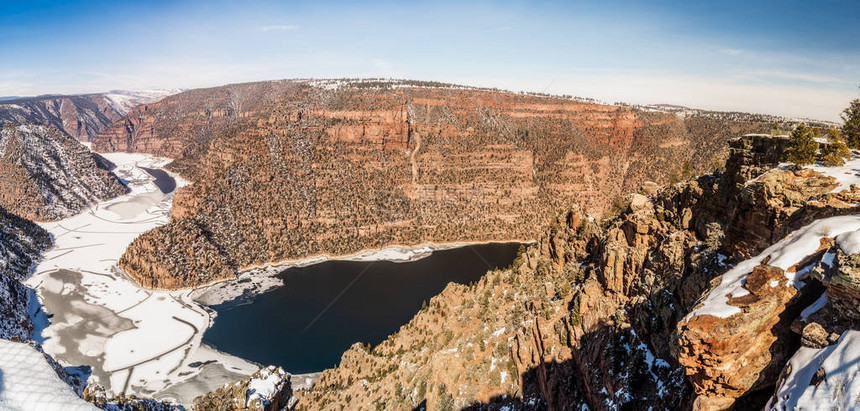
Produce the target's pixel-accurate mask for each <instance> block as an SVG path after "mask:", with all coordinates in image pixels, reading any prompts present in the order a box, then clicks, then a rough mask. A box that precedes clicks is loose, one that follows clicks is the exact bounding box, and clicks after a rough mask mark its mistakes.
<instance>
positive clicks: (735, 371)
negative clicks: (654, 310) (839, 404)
mask: <svg viewBox="0 0 860 411" xmlns="http://www.w3.org/2000/svg"><path fill="white" fill-rule="evenodd" d="M774 283H775V284H776V285H773V284H774ZM744 288H746V289H747V290H748V291H749V294H747V295H746V296H744V297H740V298H735V299H730V300H729V304H731V305H733V306H737V307H740V308H741V309H742V310H743V315H733V316H730V317H729V318H727V319H723V318H719V317H714V316H710V315H704V316H695V317H692V319H690V320H689V321H685V322H682V325H680V329H681V331H680V333H679V334H680V342H679V345H680V347H681V351H680V356H679V361H680V363H681V365H683V366H684V367H686V369H687V374H688V375H689V378H690V382H691V383H692V384H693V386H694V387H695V388H696V390H697V392H698V393H699V394H700V396H699V398H697V400H696V408H697V409H725V408H728V407H729V406H730V405H732V403H733V402H734V399H736V398H738V397H741V396H742V395H744V394H746V393H747V392H750V391H751V390H755V389H757V388H761V387H762V386H767V385H770V384H773V383H774V382H775V381H776V377H777V376H778V374H779V372H780V371H781V368H782V365H783V364H784V363H785V361H786V360H787V359H788V357H790V356H791V354H792V353H793V351H794V349H796V347H795V346H792V344H788V343H787V340H788V338H787V334H788V333H789V325H790V324H791V319H790V316H788V315H784V314H786V313H785V310H786V309H787V308H788V307H790V306H791V302H792V300H793V299H794V297H795V296H796V295H797V290H796V289H795V288H794V287H793V286H791V285H789V284H786V277H785V275H784V273H783V271H782V269H780V268H778V267H771V266H768V265H766V264H762V265H759V266H758V267H756V268H755V269H754V270H753V272H752V274H750V276H749V277H748V278H747V281H746V284H745V285H744ZM795 315H796V313H795ZM778 341H779V342H778ZM777 342H778V343H777Z"/></svg>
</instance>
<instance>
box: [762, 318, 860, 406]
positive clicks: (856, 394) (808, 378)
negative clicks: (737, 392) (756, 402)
mask: <svg viewBox="0 0 860 411" xmlns="http://www.w3.org/2000/svg"><path fill="white" fill-rule="evenodd" d="M788 367H790V370H791V372H790V373H789V375H788V376H787V377H786V378H785V380H783V381H782V383H781V384H780V385H779V387H778V388H777V391H776V396H775V398H772V399H771V400H770V401H769V402H768V404H767V407H766V409H768V410H795V409H797V410H850V409H856V408H857V401H858V398H860V378H858V376H860V331H857V330H848V331H845V332H844V333H843V334H842V336H841V337H840V338H839V341H837V343H836V344H834V345H831V346H829V347H825V348H822V349H814V348H807V347H801V348H800V349H799V350H797V352H796V353H795V354H794V356H792V357H791V360H789V362H788ZM819 370H821V371H823V375H821V374H819V375H820V376H821V377H822V379H821V380H820V381H817V383H815V384H813V383H812V382H813V378H814V377H815V375H816V373H818V372H819Z"/></svg>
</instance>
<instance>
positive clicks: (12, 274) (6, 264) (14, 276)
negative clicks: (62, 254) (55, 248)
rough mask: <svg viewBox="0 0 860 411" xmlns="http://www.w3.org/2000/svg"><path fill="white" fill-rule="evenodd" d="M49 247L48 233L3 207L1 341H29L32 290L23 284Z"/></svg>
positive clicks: (0, 212) (0, 219)
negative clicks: (40, 256)
mask: <svg viewBox="0 0 860 411" xmlns="http://www.w3.org/2000/svg"><path fill="white" fill-rule="evenodd" d="M50 245H51V238H50V236H49V235H48V232H47V231H45V230H44V229H42V228H41V227H39V226H38V225H36V224H33V223H32V222H30V221H27V220H25V219H23V218H20V217H18V216H16V215H14V214H10V213H8V212H6V210H4V209H3V208H2V207H0V338H3V339H12V340H18V341H26V340H29V339H30V334H31V333H32V331H33V324H32V323H31V321H30V314H29V310H30V290H29V289H28V288H26V287H24V285H22V284H21V281H23V280H24V279H26V278H27V277H28V276H29V275H30V270H31V269H33V268H34V267H35V264H36V262H37V261H38V260H39V255H40V254H41V252H42V251H44V250H45V249H47V248H48V247H49V246H50Z"/></svg>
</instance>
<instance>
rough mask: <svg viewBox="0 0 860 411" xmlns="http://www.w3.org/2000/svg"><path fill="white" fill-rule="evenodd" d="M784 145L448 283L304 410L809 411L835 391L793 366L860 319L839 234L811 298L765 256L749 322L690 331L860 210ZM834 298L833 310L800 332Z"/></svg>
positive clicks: (746, 313)
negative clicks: (827, 227) (796, 242)
mask: <svg viewBox="0 0 860 411" xmlns="http://www.w3.org/2000/svg"><path fill="white" fill-rule="evenodd" d="M784 145H785V140H784V139H781V138H769V137H746V138H742V139H739V140H736V141H733V142H732V143H731V146H732V153H731V157H730V158H729V161H728V162H727V164H726V170H725V172H722V173H717V174H712V175H705V176H702V177H699V178H698V179H696V180H693V181H689V182H685V183H680V184H675V185H673V186H670V187H667V188H663V189H655V190H653V191H651V192H648V190H646V191H644V194H637V195H633V196H632V197H631V198H630V201H629V206H628V208H627V210H626V211H624V212H623V213H621V215H619V216H618V217H617V218H614V219H613V220H611V221H609V222H607V223H604V224H600V223H598V222H597V221H594V220H592V219H589V218H587V217H584V215H583V214H582V213H581V212H580V211H579V210H572V211H570V212H567V213H564V214H561V215H559V216H558V217H557V218H556V220H555V222H554V223H553V224H551V225H550V227H549V228H548V229H547V230H546V231H545V232H544V234H543V235H542V236H541V238H540V240H539V242H538V243H537V244H536V245H535V246H533V247H530V248H528V249H527V250H525V252H524V253H522V255H521V256H520V257H519V258H518V259H517V261H516V262H515V264H514V265H513V267H511V268H509V269H506V270H499V271H494V272H490V273H488V274H487V275H486V276H485V277H484V278H482V279H481V281H480V282H478V283H477V284H475V285H473V286H463V285H454V284H452V285H449V287H447V288H446V289H445V291H443V292H442V293H441V294H440V295H438V296H437V297H434V298H433V299H432V300H431V301H430V303H429V304H428V307H427V308H426V309H423V310H422V311H421V312H420V313H419V314H418V315H416V317H415V318H414V319H413V320H412V321H410V322H409V323H408V324H406V325H404V326H403V327H402V328H401V329H400V330H399V332H397V333H395V334H393V335H392V336H390V337H389V338H388V340H386V341H385V342H383V343H382V344H380V345H378V346H376V347H366V346H360V345H356V346H354V347H353V348H352V349H350V350H349V351H347V352H346V353H345V354H344V355H343V358H342V360H341V363H340V364H339V365H338V366H337V367H336V368H334V369H331V370H327V371H325V372H324V373H323V374H322V376H321V377H320V379H319V381H318V383H317V385H316V386H315V387H314V388H313V389H311V390H309V391H305V392H300V393H298V394H297V396H299V397H300V398H301V401H300V403H299V406H300V407H301V408H303V409H309V410H311V409H314V410H316V409H373V408H380V407H382V408H385V409H413V408H415V407H426V408H427V409H457V408H462V407H466V408H470V409H500V408H502V407H511V408H513V409H580V408H582V407H584V406H587V407H588V408H589V409H597V410H601V409H607V410H608V409H622V408H623V409H691V408H695V409H725V408H728V407H734V408H735V409H762V408H763V407H764V406H765V405H766V404H767V402H768V401H769V400H770V401H771V403H772V405H777V404H783V403H784V401H785V398H782V397H778V396H777V395H776V394H777V393H778V392H784V391H791V394H792V395H794V398H795V399H794V401H795V403H796V401H797V397H800V394H801V393H803V391H804V388H803V387H806V386H810V387H811V388H815V387H817V385H816V384H814V382H815V381H827V380H826V377H822V376H820V375H819V376H818V377H816V378H818V379H817V380H814V381H813V385H810V382H809V381H804V378H809V377H811V376H812V373H807V374H808V375H807V374H803V373H798V371H797V367H795V369H794V370H792V369H791V367H786V364H787V362H788V360H789V358H791V357H792V355H794V354H795V352H796V351H797V349H798V347H800V346H801V344H802V345H804V346H806V347H818V348H821V347H823V346H827V345H830V344H833V343H835V342H836V341H837V339H838V338H839V335H840V333H843V332H845V330H846V329H848V328H851V327H853V326H854V325H856V318H857V315H858V309H857V301H858V300H857V296H856V295H857V292H856V290H857V289H858V287H857V286H856V284H857V283H858V282H857V280H856V277H857V274H856V271H855V270H854V268H853V267H854V262H853V261H854V260H855V258H854V257H850V256H849V254H846V253H845V252H844V251H842V252H840V250H839V249H838V246H835V245H834V242H833V240H832V239H827V238H826V234H827V233H824V234H821V235H820V236H819V237H821V238H823V239H822V240H821V241H820V247H819V250H818V251H817V252H816V247H817V245H816V246H814V247H812V250H811V252H812V254H810V255H803V257H804V258H803V260H802V261H799V262H798V263H797V264H796V266H795V267H792V268H790V269H789V271H792V272H794V271H795V270H797V271H798V272H799V271H800V270H801V268H804V267H808V266H810V265H811V266H812V267H815V269H814V270H813V269H811V268H806V269H805V271H804V272H808V273H811V274H807V275H804V276H799V277H802V278H803V282H801V283H798V284H800V285H799V287H800V289H797V288H795V285H793V284H794V283H791V282H789V281H788V280H787V277H786V276H785V275H784V274H783V271H784V270H783V269H782V268H779V267H775V266H769V265H767V263H768V262H769V261H770V257H767V256H766V255H764V254H762V255H761V260H760V261H759V260H756V261H758V262H756V261H753V264H752V265H751V269H752V268H754V269H753V270H752V273H751V274H749V276H748V277H747V278H746V281H745V282H743V283H741V284H743V285H742V287H743V288H744V289H745V292H746V296H745V297H740V298H736V299H734V300H730V301H729V302H728V304H729V305H730V306H732V307H735V308H737V311H738V312H737V313H736V314H733V315H730V316H727V317H726V318H721V317H718V316H714V315H697V314H695V313H693V314H691V315H692V317H691V318H687V317H688V313H690V312H691V311H693V310H694V309H697V308H700V307H702V302H701V301H704V300H703V298H702V296H703V295H707V293H708V291H709V290H710V289H712V288H714V287H716V286H717V285H719V284H720V283H721V281H723V278H722V277H720V275H721V274H722V273H725V272H726V271H727V270H729V269H730V268H731V267H733V266H735V265H737V266H739V267H743V266H744V264H749V263H748V262H743V260H745V259H747V258H748V257H749V256H755V255H759V253H761V252H762V251H763V250H765V249H767V248H768V247H771V246H773V245H774V244H777V243H778V242H779V240H781V239H782V238H784V237H785V236H786V235H787V234H789V233H791V232H792V231H795V230H797V229H799V228H801V227H804V226H807V225H809V224H810V223H812V222H814V221H816V220H819V219H823V218H828V217H833V216H839V215H847V214H850V213H856V212H857V211H858V210H857V206H856V204H857V203H858V194H860V193H858V192H857V191H852V190H847V191H841V192H834V189H835V188H837V182H836V179H835V178H833V177H830V176H826V175H823V174H820V173H817V172H814V171H811V170H803V171H791V170H781V169H774V167H775V166H776V165H777V164H778V163H779V161H780V158H781V157H782V150H783V148H784ZM815 232H817V231H815ZM796 235H798V236H800V234H796ZM802 238H806V237H802ZM817 238H818V237H816V238H815V239H814V241H816V244H818V241H819V240H818V239H817ZM825 255H829V256H832V257H827V258H823V257H822V256H825ZM775 258H776V257H774V259H775ZM822 258H823V260H822ZM821 261H824V262H823V263H822V262H821ZM837 261H838V263H837ZM810 270H812V271H810ZM727 275H728V274H727ZM822 292H824V294H825V295H826V298H827V301H828V303H827V304H825V305H824V307H825V308H822V309H821V310H819V311H815V312H816V313H818V314H808V313H807V314H808V315H805V316H802V315H801V311H804V308H806V307H807V306H809V305H810V304H811V303H812V302H813V301H816V299H819V297H820V296H821V294H822ZM738 294H743V293H738ZM828 307H831V308H828ZM809 310H812V309H809ZM809 310H806V311H809ZM813 311H814V310H813ZM825 319H829V321H825ZM836 324H838V325H836ZM843 335H844V334H843ZM825 354H826V353H825ZM825 354H822V355H825ZM807 356H808V355H807ZM810 367H812V366H811V365H810ZM806 368H808V367H806ZM831 369H832V368H831ZM824 372H825V370H824V368H822V371H821V372H820V373H819V374H822V373H824ZM813 373H814V371H813ZM798 375H799V376H798ZM792 376H793V377H792ZM821 378H824V380H821ZM798 381H799V383H798ZM829 384H830V386H831V387H833V386H835V385H834V384H836V382H829ZM837 385H838V384H837ZM798 386H799V388H797V387H798ZM786 387H787V388H786ZM792 387H794V388H792ZM842 387H845V384H843V385H842ZM811 388H810V389H811ZM849 388H850V386H849ZM798 391H799V392H798ZM821 391H823V392H824V394H821V393H819V397H813V398H818V400H819V401H820V400H821V399H822V397H821V396H820V395H826V394H827V392H826V391H825V390H821ZM852 392H853V391H851V390H850V389H849V390H848V391H846V393H849V394H845V395H843V397H845V398H848V399H847V400H846V401H849V402H850V401H856V400H857V396H854V397H852V396H851V395H853V394H850V393H852ZM804 395H805V396H810V395H812V394H804ZM772 396H773V399H772V400H771V397H772ZM789 396H791V395H789ZM780 398H782V399H780ZM804 398H806V397H804ZM511 408H506V409H511ZM777 408H779V409H783V408H780V406H777ZM784 408H785V409H792V407H784Z"/></svg>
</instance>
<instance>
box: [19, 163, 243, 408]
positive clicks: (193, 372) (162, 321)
mask: <svg viewBox="0 0 860 411" xmlns="http://www.w3.org/2000/svg"><path fill="white" fill-rule="evenodd" d="M103 156H104V157H105V158H107V159H108V160H110V161H111V162H113V163H114V164H116V165H117V168H116V169H115V170H114V172H115V173H116V174H117V176H118V177H119V178H120V179H122V180H123V181H124V182H125V183H126V184H127V185H128V186H129V188H130V193H129V194H127V195H124V196H120V197H117V198H115V199H112V200H108V201H104V202H101V203H99V204H97V205H96V206H94V207H92V208H90V209H89V210H87V211H85V212H83V213H81V214H78V215H75V216H73V217H70V218H66V219H64V220H61V221H57V222H51V223H42V224H40V225H41V226H42V227H43V228H45V229H46V230H48V231H49V232H50V233H51V235H52V236H53V238H54V247H53V248H52V249H50V250H48V251H47V252H45V253H44V255H43V259H42V261H41V263H40V264H39V265H38V266H37V267H36V270H35V273H34V275H33V276H32V277H30V278H29V279H28V280H27V281H26V285H28V286H29V287H31V288H34V289H35V290H36V293H37V295H38V297H39V300H40V302H41V304H42V305H43V309H44V310H45V311H46V312H47V313H48V314H50V315H51V317H50V323H49V324H47V325H41V326H40V327H37V331H36V332H34V337H33V338H34V339H37V340H39V341H40V342H41V343H42V345H43V347H44V349H45V351H46V352H47V353H49V354H50V355H52V356H54V357H55V358H56V359H57V360H58V361H59V362H60V363H61V364H63V365H64V366H78V365H88V366H90V367H92V376H91V377H90V378H92V379H94V380H96V382H98V383H99V384H102V385H103V386H105V388H106V389H107V390H108V391H109V392H111V393H113V394H117V393H119V392H126V393H127V394H137V395H139V396H145V397H153V396H155V397H157V396H159V395H160V394H159V393H160V392H163V391H165V390H169V389H170V387H172V386H174V385H176V384H179V383H181V382H182V381H187V380H189V379H190V378H196V377H197V376H198V374H200V373H201V372H202V369H203V368H204V367H200V366H197V367H195V366H190V365H189V364H191V363H192V362H200V363H205V362H207V361H216V362H217V363H218V364H221V365H224V366H225V367H226V366H227V364H229V367H230V370H232V371H234V372H233V373H232V374H230V373H222V374H221V378H223V379H224V380H223V381H219V382H218V384H220V383H223V382H225V381H227V380H228V379H229V380H232V379H236V377H239V378H241V377H242V376H245V375H250V374H251V373H253V372H254V371H256V370H257V369H258V368H259V366H257V365H255V364H251V363H249V362H247V361H244V360H241V359H238V358H235V357H231V356H227V355H226V354H223V353H219V352H217V351H215V350H209V349H204V348H205V346H203V345H202V344H201V340H202V335H203V332H204V331H205V330H206V329H207V328H208V327H209V326H210V325H211V323H212V318H211V317H212V315H211V314H210V312H209V311H207V309H206V308H204V307H203V306H201V305H200V304H198V303H196V302H194V301H193V300H192V299H191V297H190V293H191V292H190V291H187V290H186V291H174V292H166V291H152V290H148V289H143V288H140V287H138V286H137V285H136V284H135V283H133V282H132V281H130V280H129V279H127V278H126V277H124V275H123V274H122V273H120V272H119V271H118V269H117V263H118V261H119V258H120V257H121V256H122V254H123V252H124V251H125V249H126V248H127V247H128V245H129V244H130V243H131V242H132V241H133V240H134V239H135V238H136V237H137V236H138V235H140V234H141V233H143V232H145V231H148V230H150V229H153V228H155V227H158V226H160V225H163V224H165V223H167V222H168V221H169V219H170V207H171V204H172V201H173V196H174V193H175V190H174V191H173V192H169V193H163V192H162V191H161V189H159V187H158V186H157V185H156V184H155V180H156V179H155V178H154V177H153V176H152V175H150V174H149V173H147V172H146V171H145V170H144V168H156V169H157V168H161V167H163V166H164V165H166V164H167V163H168V162H169V161H170V160H169V159H164V158H158V157H153V156H150V155H145V154H128V153H108V154H103ZM173 177H174V178H175V179H176V182H177V187H181V186H184V185H186V184H187V182H185V181H183V180H182V179H181V178H179V177H177V176H173ZM35 319H36V320H37V322H45V321H42V320H44V319H45V316H44V315H41V316H36V318H35ZM207 384H208V386H207ZM212 384H214V382H211V381H207V382H206V384H197V389H199V390H200V391H201V392H197V393H196V395H199V394H202V393H205V392H206V391H208V389H209V388H212V387H211V386H212ZM153 393H154V394H153ZM186 394H187V395H185V396H183V397H182V398H175V395H176V394H173V393H171V394H170V395H171V396H172V398H175V399H176V400H177V402H182V401H185V402H190V401H191V400H193V398H194V397H193V395H195V393H190V394H189V393H186ZM164 395H167V394H164Z"/></svg>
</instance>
